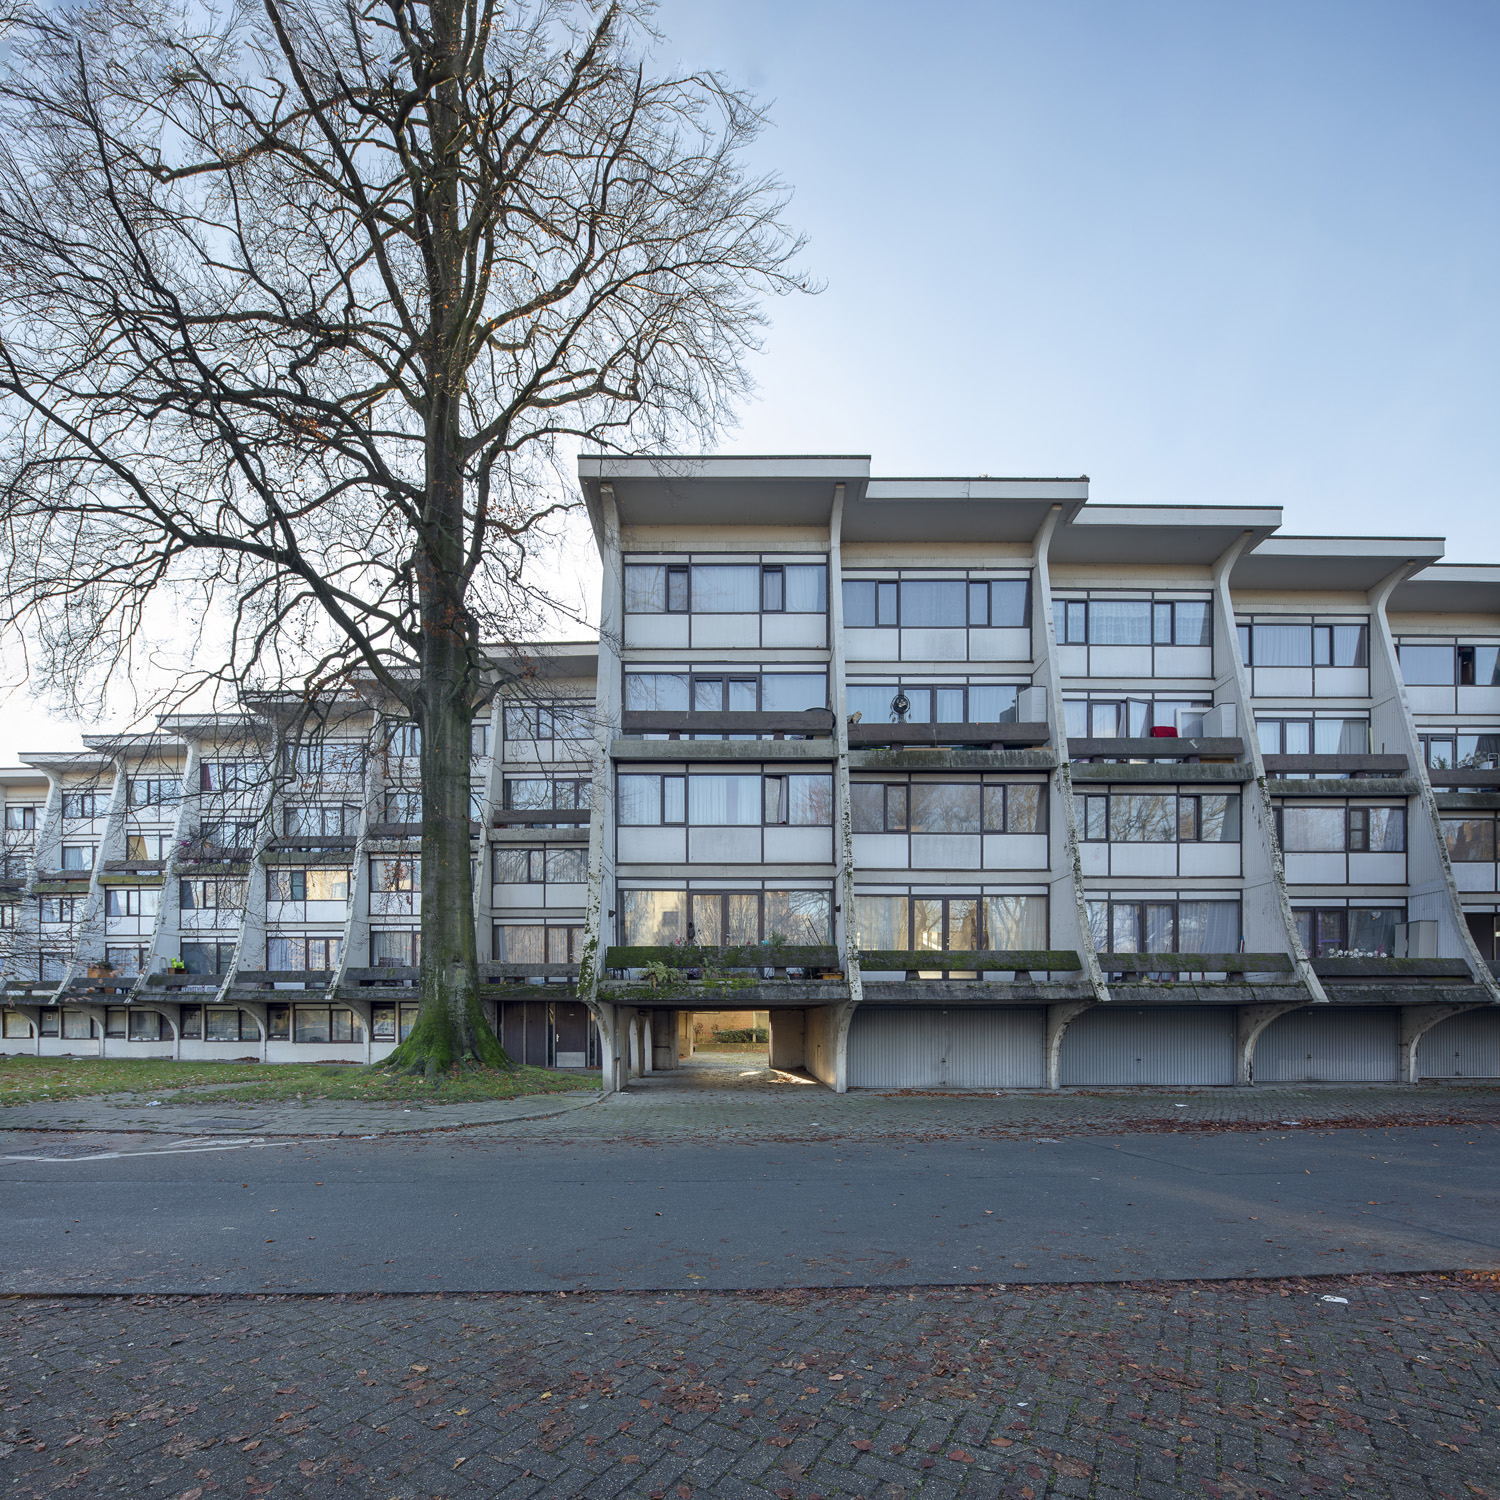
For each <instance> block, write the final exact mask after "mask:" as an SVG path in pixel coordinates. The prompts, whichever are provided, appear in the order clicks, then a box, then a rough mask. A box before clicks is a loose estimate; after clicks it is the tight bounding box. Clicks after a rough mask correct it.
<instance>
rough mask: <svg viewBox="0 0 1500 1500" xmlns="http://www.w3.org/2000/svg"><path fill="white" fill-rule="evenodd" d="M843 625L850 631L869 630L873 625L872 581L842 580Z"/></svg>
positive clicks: (873, 601)
mask: <svg viewBox="0 0 1500 1500" xmlns="http://www.w3.org/2000/svg"><path fill="white" fill-rule="evenodd" d="M844 624H845V625H846V626H847V627H848V628H849V629H851V630H869V629H871V628H872V627H873V626H874V624H875V584H874V581H873V580H868V579H863V578H846V579H845V580H844Z"/></svg>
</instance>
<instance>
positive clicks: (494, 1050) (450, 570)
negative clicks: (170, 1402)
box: [387, 0, 512, 1078]
mask: <svg viewBox="0 0 1500 1500" xmlns="http://www.w3.org/2000/svg"><path fill="white" fill-rule="evenodd" d="M463 15H464V11H463V7H462V4H461V0H434V3H433V4H432V5H431V7H430V9H429V16H430V19H431V33H430V36H431V48H432V53H433V57H432V59H431V64H432V69H433V73H434V75H435V76H436V77H437V78H438V79H439V80H440V81H439V82H438V84H437V86H436V87H435V89H434V93H433V99H432V104H431V111H432V125H431V131H432V167H431V176H430V178H429V180H428V182H427V184H426V193H425V202H424V204H423V207H424V209H425V218H426V220H427V223H428V225H429V230H430V232H429V236H428V241H427V246H426V260H427V276H428V296H429V309H428V335H427V347H426V349H425V350H424V355H425V360H424V363H425V376H426V380H425V396H426V406H427V424H426V443H425V447H426V469H427V472H426V483H425V496H424V504H423V514H422V524H421V527H420V529H419V533H418V536H419V540H418V543H417V546H416V548H415V557H414V562H415V564H416V584H417V597H418V608H419V611H420V616H421V627H422V646H421V668H420V671H421V676H420V682H419V687H418V705H417V721H418V723H419V724H420V726H421V731H422V758H421V766H422V956H421V980H422V1005H421V1009H420V1011H419V1012H418V1015H417V1024H416V1025H415V1026H414V1027H413V1028H412V1032H411V1035H410V1036H409V1037H407V1039H406V1040H405V1041H404V1042H402V1043H401V1044H400V1045H399V1046H398V1047H397V1048H396V1050H395V1051H394V1052H393V1053H392V1054H391V1056H390V1058H389V1059H388V1060H387V1066H389V1067H394V1068H398V1069H401V1070H404V1071H410V1072H414V1073H421V1074H423V1075H425V1076H426V1077H428V1078H437V1077H439V1076H440V1075H441V1074H443V1073H445V1072H448V1071H450V1070H451V1069H453V1068H456V1067H461V1066H463V1065H465V1064H479V1065H482V1066H488V1067H496V1068H509V1067H511V1066H512V1064H511V1061H510V1058H509V1057H508V1056H507V1055H506V1052H505V1049H504V1048H503V1047H502V1046H501V1045H500V1041H499V1038H498V1037H496V1035H495V1033H494V1031H493V1030H492V1029H491V1028H490V1025H489V1023H488V1021H486V1020H485V1016H484V1010H483V1007H482V1006H481V1005H480V1001H479V962H478V951H477V946H476V942H475V934H474V891H473V875H472V872H471V868H470V842H469V729H470V725H471V723H472V721H473V717H474V707H473V705H474V702H475V688H476V682H475V677H476V673H477V667H478V646H479V643H478V640H477V638H476V634H477V633H476V630H475V627H474V621H473V619H472V617H471V615H470V613H469V610H468V606H467V604H466V600H465V594H466V588H467V582H468V580H467V577H466V575H465V571H464V563H465V550H466V536H467V528H466V524H465V512H464V438H463V421H462V397H463V389H464V378H465V372H466V370H467V367H468V359H467V354H466V342H467V338H468V333H467V329H466V325H465V322H464V307H465V299H464V297H463V295H462V293H463V286H464V277H465V258H464V242H463V236H462V234H461V232H460V224H459V214H460V207H459V191H458V183H459V174H460V171H461V168H462V156H463V145H462V121H461V117H460V111H459V109H458V96H457V89H458V85H457V78H458V76H459V70H460V69H461V68H462V66H463V51H464V49H463V45H462V30H463Z"/></svg>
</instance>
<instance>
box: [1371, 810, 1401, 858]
mask: <svg viewBox="0 0 1500 1500" xmlns="http://www.w3.org/2000/svg"><path fill="white" fill-rule="evenodd" d="M1365 816H1366V818H1367V819H1368V826H1369V830H1370V834H1369V839H1370V851H1371V853H1374V854H1398V853H1400V852H1401V851H1402V850H1404V849H1405V848H1406V809H1405V808H1404V807H1370V808H1366V809H1365Z"/></svg>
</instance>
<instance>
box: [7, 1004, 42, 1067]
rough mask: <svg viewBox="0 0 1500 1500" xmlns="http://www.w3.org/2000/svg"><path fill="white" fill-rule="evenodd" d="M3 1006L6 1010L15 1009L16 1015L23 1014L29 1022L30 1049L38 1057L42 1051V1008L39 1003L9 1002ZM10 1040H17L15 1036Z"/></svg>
mask: <svg viewBox="0 0 1500 1500" xmlns="http://www.w3.org/2000/svg"><path fill="white" fill-rule="evenodd" d="M5 1008H6V1010H13V1011H15V1013H16V1014H17V1015H18V1016H25V1018H26V1019H27V1020H28V1021H29V1022H30V1023H31V1050H32V1051H33V1052H34V1053H36V1055H37V1056H38V1057H40V1056H41V1052H42V1008H41V1006H40V1005H16V1004H14V1003H10V1004H7V1005H6V1007H5ZM12 1040H18V1039H17V1038H12Z"/></svg>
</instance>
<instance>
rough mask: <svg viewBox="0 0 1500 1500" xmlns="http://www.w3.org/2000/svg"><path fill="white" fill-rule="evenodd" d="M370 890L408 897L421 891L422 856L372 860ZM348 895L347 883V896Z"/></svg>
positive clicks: (346, 887) (346, 886)
mask: <svg viewBox="0 0 1500 1500" xmlns="http://www.w3.org/2000/svg"><path fill="white" fill-rule="evenodd" d="M308 873H309V874H311V873H314V872H312V871H309V872H308ZM370 889H371V890H372V891H374V892H376V893H377V894H386V893H402V894H407V895H410V894H411V893H412V892H414V891H419V890H421V889H422V860H421V858H420V856H418V857H415V858H406V857H398V858H394V859H388V858H382V859H372V860H371V861H370ZM347 894H348V885H347V881H346V883H345V895H347Z"/></svg>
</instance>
